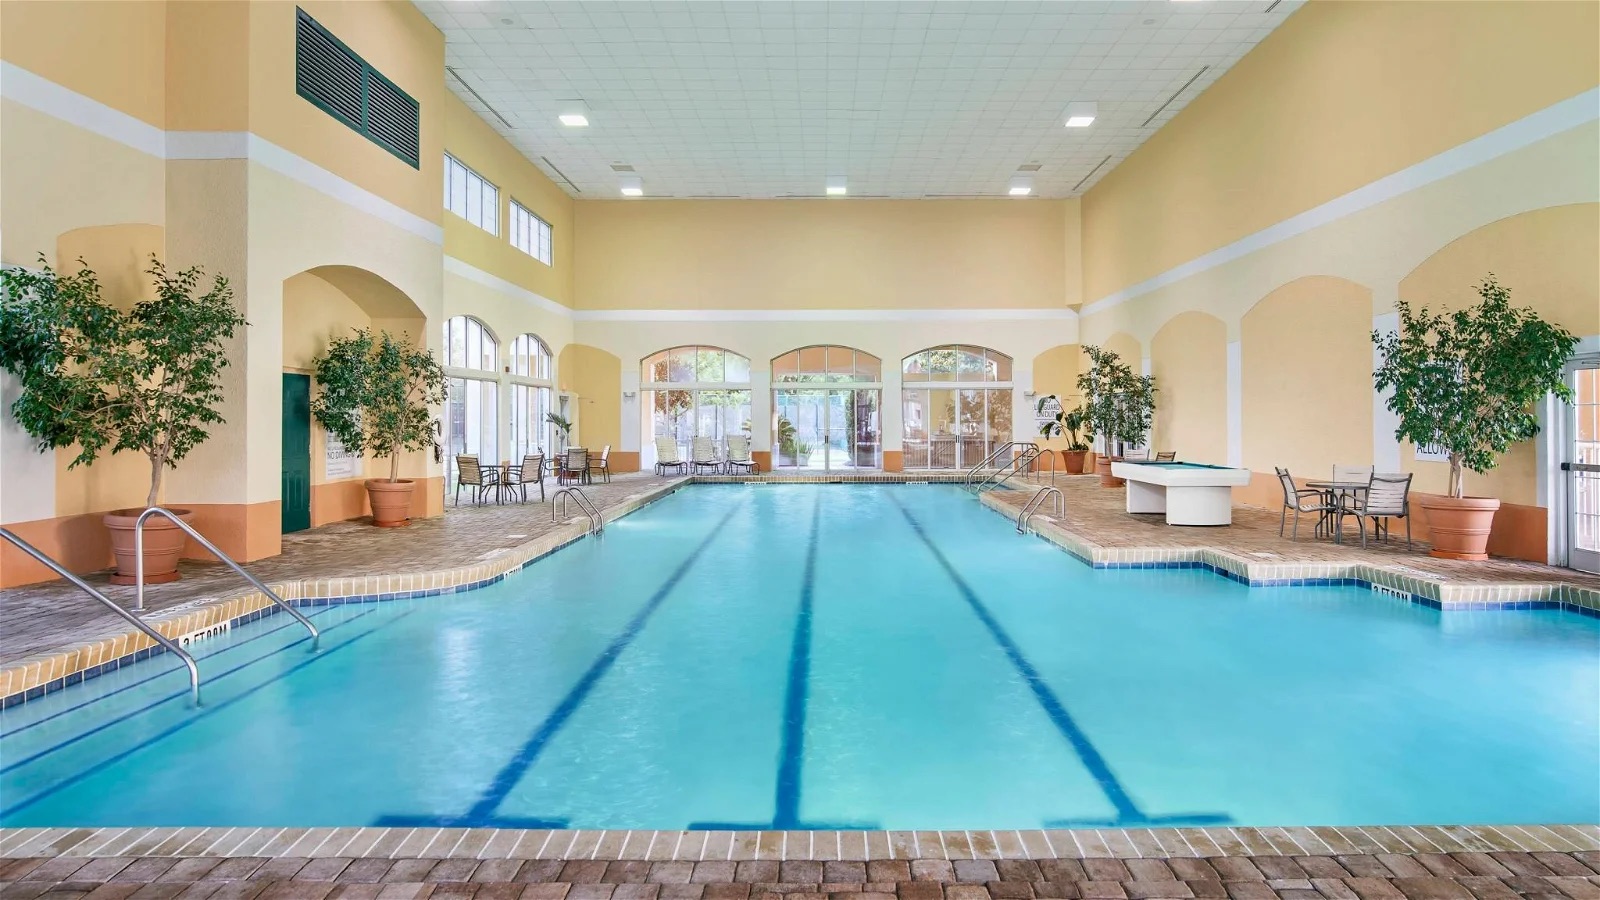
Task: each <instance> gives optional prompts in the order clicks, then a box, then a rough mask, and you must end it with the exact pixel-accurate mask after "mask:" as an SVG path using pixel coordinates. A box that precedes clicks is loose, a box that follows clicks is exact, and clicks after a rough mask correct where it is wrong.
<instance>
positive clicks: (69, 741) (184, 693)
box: [0, 610, 376, 775]
mask: <svg viewBox="0 0 1600 900" xmlns="http://www.w3.org/2000/svg"><path fill="white" fill-rule="evenodd" d="M374 612H376V610H368V611H367V612H364V613H361V614H360V615H355V616H351V617H350V618H348V619H345V620H344V621H342V622H335V623H334V624H332V625H329V626H328V627H327V628H325V629H323V632H324V633H326V632H329V631H333V630H335V629H337V628H339V627H340V626H342V625H348V624H350V623H351V622H354V621H355V620H357V619H360V618H362V617H364V616H370V615H372V613H374ZM289 624H290V625H295V626H298V625H299V624H300V623H299V622H290V623H289ZM285 627H288V626H285ZM309 640H311V636H310V635H307V636H305V637H303V638H301V639H300V640H297V641H295V642H294V643H292V644H289V645H288V646H285V647H281V648H279V649H277V650H268V651H267V652H266V653H263V654H261V655H260V656H256V657H252V658H251V659H248V660H245V661H244V662H242V663H239V664H238V665H236V666H234V667H233V668H231V669H224V670H222V671H221V672H218V673H216V674H214V675H208V676H207V681H206V683H208V684H209V683H213V682H215V681H216V680H217V679H218V678H226V677H227V676H229V675H232V674H233V673H235V672H237V671H239V670H240V669H244V668H248V667H250V666H253V665H255V664H256V663H258V662H261V661H262V660H264V659H270V658H271V657H274V656H277V655H278V654H279V653H282V652H284V651H285V650H288V649H290V648H291V647H296V646H299V645H300V644H302V643H305V642H306V641H309ZM241 646H242V645H241ZM221 652H226V651H221ZM162 674H170V673H166V672H164V673H162ZM188 696H189V690H188V688H184V689H183V690H180V691H178V692H177V693H174V694H168V695H167V696H165V697H162V698H160V699H157V700H152V701H150V702H149V703H146V704H145V705H144V706H141V707H139V708H138V709H133V710H129V711H128V712H125V713H123V714H122V715H120V716H117V717H116V718H114V719H108V720H106V721H104V722H101V723H100V724H98V725H96V726H94V727H93V728H91V729H89V730H88V731H85V732H83V733H81V734H75V735H73V736H72V737H69V738H66V739H64V740H62V741H61V742H60V743H57V744H52V745H50V746H49V747H46V748H44V749H43V750H39V751H37V752H35V753H33V754H30V755H28V756H25V757H23V758H22V759H18V760H12V761H8V762H7V763H6V764H5V765H4V766H0V775H4V774H5V773H7V772H10V771H12V770H13V769H19V768H21V767H22V766H25V765H27V764H28V763H31V762H33V761H34V760H36V759H39V758H40V757H44V756H49V755H50V754H52V753H54V752H56V751H57V750H61V749H63V748H65V747H70V746H72V745H73V744H76V743H78V742H79V741H81V740H84V739H86V738H90V737H93V736H94V735H96V734H99V733H100V732H102V731H105V730H106V729H107V728H110V727H111V726H113V725H117V724H119V723H122V722H126V721H127V720H129V719H131V718H133V717H134V716H137V715H140V714H141V713H146V712H149V711H150V710H152V709H155V708H156V707H158V706H161V705H162V704H164V703H171V702H172V701H174V700H179V699H182V698H185V697H188ZM201 709H205V707H204V706H202V707H201Z"/></svg>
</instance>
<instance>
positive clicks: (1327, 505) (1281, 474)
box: [1273, 466, 1339, 541]
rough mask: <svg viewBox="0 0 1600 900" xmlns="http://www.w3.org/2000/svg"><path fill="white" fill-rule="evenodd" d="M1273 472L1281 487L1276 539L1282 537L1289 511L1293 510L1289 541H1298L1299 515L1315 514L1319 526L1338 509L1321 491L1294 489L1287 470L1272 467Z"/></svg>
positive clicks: (1292, 480)
mask: <svg viewBox="0 0 1600 900" xmlns="http://www.w3.org/2000/svg"><path fill="white" fill-rule="evenodd" d="M1273 471H1274V472H1277V473H1278V482H1279V483H1280V484H1282V485H1283V509H1282V510H1280V511H1279V513H1278V537H1283V526H1284V525H1285V524H1286V520H1287V518H1288V516H1289V510H1291V509H1292V510H1294V531H1292V532H1291V533H1290V537H1289V540H1291V541H1295V540H1299V539H1300V514H1301V513H1316V514H1317V524H1318V525H1319V526H1320V525H1321V524H1322V521H1323V520H1324V519H1325V518H1327V517H1328V516H1329V515H1331V514H1333V513H1336V512H1338V509H1339V507H1338V506H1336V505H1335V504H1334V502H1333V501H1332V500H1331V499H1330V498H1329V497H1328V495H1327V494H1325V493H1323V492H1322V491H1319V490H1317V489H1316V488H1297V487H1295V486H1294V479H1293V478H1291V477H1289V470H1288V469H1280V468H1278V467H1276V466H1274V467H1273Z"/></svg>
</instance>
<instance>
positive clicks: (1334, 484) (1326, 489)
mask: <svg viewBox="0 0 1600 900" xmlns="http://www.w3.org/2000/svg"><path fill="white" fill-rule="evenodd" d="M1306 487H1308V488H1315V489H1316V490H1319V491H1322V492H1323V493H1324V494H1327V495H1328V501H1329V504H1330V505H1339V504H1342V503H1343V502H1344V497H1345V495H1347V494H1348V495H1350V496H1352V497H1354V496H1355V495H1356V494H1359V493H1361V492H1362V491H1365V490H1366V489H1367V487H1368V485H1367V482H1365V481H1308V482H1306ZM1330 519H1331V520H1333V521H1332V522H1330V521H1329V520H1330ZM1337 523H1338V518H1337V514H1336V513H1333V512H1324V513H1323V514H1322V517H1321V518H1320V519H1318V520H1317V528H1316V533H1317V534H1321V533H1322V531H1323V529H1324V528H1327V529H1331V530H1332V531H1333V542H1334V543H1335V544H1342V543H1344V532H1343V531H1341V530H1340V529H1339V528H1338V525H1337Z"/></svg>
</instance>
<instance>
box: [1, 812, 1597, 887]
mask: <svg viewBox="0 0 1600 900" xmlns="http://www.w3.org/2000/svg"><path fill="white" fill-rule="evenodd" d="M1596 850H1600V826H1595V825H1542V826H1541V825H1520V826H1513V825H1498V826H1488V825H1473V826H1460V825H1452V826H1427V825H1417V826H1388V827H1384V826H1371V825H1368V826H1363V827H1351V826H1342V827H1331V828H1330V827H1290V828H1243V827H1236V828H1223V827H1205V828H1135V827H1129V828H1101V829H1075V830H1070V831H1069V830H1052V831H1042V830H1037V829H1023V830H1005V829H1002V830H977V831H788V832H785V831H596V830H588V829H581V830H580V829H568V830H556V831H541V830H521V829H497V828H472V829H467V828H271V827H269V828H249V827H245V828H8V829H0V858H13V859H14V858H23V857H33V858H39V857H74V856H75V857H122V858H127V857H152V856H158V857H159V856H165V857H232V858H238V857H257V858H310V859H317V858H330V857H345V858H395V859H398V858H415V859H569V860H570V859H599V860H689V861H697V862H698V861H709V860H739V861H743V860H893V859H941V860H963V859H989V860H999V859H1141V858H1150V859H1162V858H1167V859H1179V858H1211V859H1216V858H1225V857H1277V858H1286V857H1292V858H1306V857H1330V856H1333V857H1340V858H1344V857H1347V856H1357V855H1378V856H1380V858H1381V857H1382V856H1383V855H1386V854H1503V853H1580V854H1588V853H1592V852H1594V851H1596ZM1357 874H1362V873H1357ZM683 880H685V881H687V880H688V879H687V878H685V879H683ZM1117 896H1121V895H1117ZM1157 896H1169V895H1165V894H1163V895H1157ZM1170 896H1177V895H1170Z"/></svg>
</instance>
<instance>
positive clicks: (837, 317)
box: [572, 308, 1078, 322]
mask: <svg viewBox="0 0 1600 900" xmlns="http://www.w3.org/2000/svg"><path fill="white" fill-rule="evenodd" d="M572 317H573V318H574V319H576V320H578V321H580V322H995V321H1008V322H1014V321H1052V322H1070V321H1072V320H1074V319H1076V318H1078V314H1077V313H1075V312H1073V311H1072V310H1070V309H1064V308H1063V309H582V310H574V311H573V314H572Z"/></svg>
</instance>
